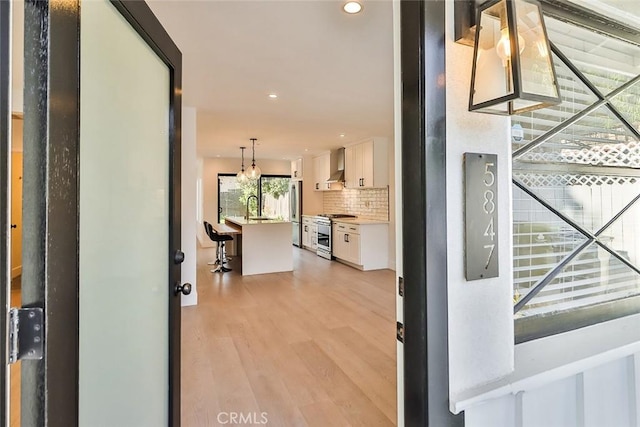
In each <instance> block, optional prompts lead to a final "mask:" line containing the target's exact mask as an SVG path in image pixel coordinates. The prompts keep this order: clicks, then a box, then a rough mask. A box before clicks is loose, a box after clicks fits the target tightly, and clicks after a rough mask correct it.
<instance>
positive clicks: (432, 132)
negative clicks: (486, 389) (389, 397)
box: [400, 0, 464, 427]
mask: <svg viewBox="0 0 640 427" xmlns="http://www.w3.org/2000/svg"><path fill="white" fill-rule="evenodd" d="M400 8H401V17H400V19H401V51H402V53H401V63H402V83H403V85H402V191H403V200H404V202H403V203H404V209H403V211H402V221H403V229H402V241H403V254H404V255H403V272H404V273H403V278H404V284H405V288H404V294H405V295H404V298H403V303H404V366H405V372H404V382H405V384H404V415H405V424H406V425H408V426H434V427H435V426H438V427H444V426H462V425H464V415H463V414H459V415H453V414H452V413H451V412H450V411H449V353H448V351H449V350H448V310H447V270H446V265H447V258H446V257H447V232H446V230H447V216H446V215H447V212H446V96H445V95H446V87H445V85H444V84H442V76H444V75H445V44H446V37H445V2H444V1H431V0H426V1H424V0H423V1H407V2H401V4H400Z"/></svg>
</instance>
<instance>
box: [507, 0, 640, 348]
mask: <svg viewBox="0 0 640 427" xmlns="http://www.w3.org/2000/svg"><path fill="white" fill-rule="evenodd" d="M543 3H544V4H549V3H551V4H553V7H552V8H551V10H552V13H548V10H547V8H545V9H544V13H545V15H546V16H552V17H554V18H560V19H561V20H563V21H564V22H568V23H570V24H573V25H579V26H583V27H586V28H588V29H592V30H594V31H596V32H598V33H600V34H603V35H606V36H612V34H610V33H608V32H607V31H606V28H604V27H603V26H602V25H601V24H603V22H602V21H599V20H600V19H603V20H605V21H606V18H604V17H602V16H601V15H598V14H595V13H593V12H591V11H588V10H586V9H584V8H581V7H577V6H575V5H573V4H571V5H570V6H568V7H566V8H560V9H558V8H559V7H560V5H561V4H564V3H565V2H564V1H563V0H559V1H558V0H553V1H549V0H547V1H545V0H543ZM558 10H562V13H561V14H560V16H558V15H557V14H558V13H559V12H558ZM554 13H555V14H554ZM576 13H578V15H577V16H575V15H574V14H576ZM590 19H594V20H596V21H595V22H600V24H599V25H595V26H597V27H598V29H597V30H596V29H594V25H588V24H589V23H591V24H593V22H590V21H589V20H590ZM619 25H621V24H619V23H617V22H616V21H612V22H611V27H612V28H614V29H616V28H618V32H617V33H616V34H617V35H613V37H616V38H618V39H620V31H619V30H620V28H619ZM635 33H636V34H637V35H639V36H640V32H638V31H637V30H635ZM625 41H630V40H625ZM639 41H640V38H639ZM551 50H552V52H553V53H554V54H555V55H556V56H557V57H558V59H559V60H560V61H562V62H563V63H564V65H566V66H567V67H568V68H569V69H570V70H571V72H573V73H574V74H575V76H576V77H577V78H578V79H579V80H580V81H581V82H582V83H583V84H584V85H585V86H586V87H587V88H588V89H589V90H590V91H591V92H592V93H593V94H594V95H595V96H596V98H597V101H596V102H594V103H593V104H591V105H590V106H588V107H586V108H585V109H583V110H582V111H579V112H578V113H576V114H574V115H573V116H572V117H570V118H568V119H567V120H564V121H562V122H561V123H559V124H558V125H557V126H555V127H554V128H552V129H550V130H548V131H547V132H545V133H544V134H543V135H540V136H539V137H538V138H536V139H535V140H533V141H531V142H530V143H528V144H526V145H525V146H523V147H520V148H519V149H518V150H516V151H514V152H513V154H512V157H513V160H514V166H515V165H523V166H524V167H523V169H525V170H527V169H528V170H537V169H536V166H528V165H526V163H522V162H519V161H518V159H520V158H521V157H522V156H524V155H525V154H527V153H528V152H530V151H532V150H534V149H536V148H537V147H539V146H541V145H542V144H544V143H545V142H547V141H548V140H549V139H551V138H552V137H553V136H555V135H557V134H558V133H560V132H562V131H563V130H565V129H566V128H568V127H569V126H571V125H572V124H574V123H576V122H577V121H579V120H580V119H582V118H584V117H586V116H588V115H589V114H590V113H592V112H593V111H595V110H596V109H598V108H600V107H602V106H606V107H607V108H608V109H609V111H611V113H612V114H613V115H615V116H616V118H617V119H618V120H620V122H621V123H622V124H623V125H624V126H625V128H626V129H627V130H628V131H629V132H630V133H631V134H632V135H633V136H634V137H635V138H636V139H638V140H639V141H640V132H638V130H637V129H636V128H634V127H633V126H632V125H631V124H630V123H629V122H628V121H627V119H625V118H624V116H623V115H622V114H621V113H620V112H619V111H618V109H617V108H616V107H615V106H614V105H613V104H612V103H611V100H612V99H613V98H614V97H615V96H616V95H618V94H620V93H621V92H623V91H624V90H626V89H628V88H629V87H631V86H633V85H635V84H636V83H638V82H639V81H640V74H639V75H638V76H636V77H635V78H633V79H631V80H629V81H628V82H626V83H624V84H623V85H621V86H620V87H618V88H617V89H615V90H613V91H612V92H611V93H608V94H606V95H605V94H603V93H602V92H601V91H600V90H598V88H597V87H595V85H593V84H592V83H591V81H590V80H589V79H588V78H587V77H586V76H585V75H584V74H583V73H582V72H581V71H580V70H579V69H578V68H577V67H575V66H574V65H573V64H572V63H571V61H570V60H569V59H568V58H567V57H566V56H565V55H564V54H563V52H562V51H561V50H560V49H559V48H558V47H557V46H555V45H554V44H553V43H551ZM525 165H526V166H525ZM559 167H562V166H559ZM552 168H553V165H545V166H544V168H543V169H544V170H547V169H549V170H550V169H552ZM578 168H580V169H581V170H582V171H583V172H586V170H585V166H578ZM588 168H589V170H594V169H595V170H597V171H598V172H599V173H602V174H607V175H609V174H612V175H617V176H620V175H625V176H640V172H639V171H638V170H637V169H633V168H624V171H625V172H624V173H621V171H620V170H619V169H618V168H606V167H597V166H588ZM514 169H515V167H514ZM538 169H540V167H539V166H538ZM609 169H611V170H609ZM513 184H514V185H515V186H516V187H518V188H520V189H521V190H523V191H524V192H526V193H527V194H528V195H529V196H530V197H532V198H533V199H534V200H536V201H537V202H538V203H540V204H542V205H543V206H544V207H545V208H546V209H548V210H549V211H550V212H552V213H553V214H555V215H556V216H557V217H559V218H561V219H562V220H563V221H565V222H567V223H568V224H569V225H570V226H571V227H573V228H574V229H575V230H576V231H578V232H579V233H581V234H583V235H584V236H585V237H586V239H587V240H586V241H585V242H583V243H582V244H580V245H579V246H578V247H577V248H575V249H574V250H573V251H572V252H571V253H569V254H568V255H567V256H566V257H565V258H564V259H562V260H561V261H560V263H558V265H556V266H555V267H554V268H553V269H552V270H550V271H549V272H547V274H546V275H545V277H543V278H542V279H541V280H540V281H539V282H538V283H536V284H535V285H534V288H533V289H532V290H531V291H529V293H527V295H526V296H525V297H524V298H522V299H521V300H520V301H518V302H517V303H516V304H515V306H514V313H517V312H518V311H520V310H521V309H522V308H524V307H525V306H526V304H527V303H528V302H529V301H530V300H531V299H533V298H534V297H535V295H537V294H538V293H539V292H540V291H541V290H542V289H543V288H544V287H545V286H546V285H548V284H549V283H551V282H552V281H553V279H554V278H555V277H556V276H557V275H558V274H559V273H560V272H561V271H562V270H563V269H564V267H566V266H567V265H568V264H569V263H570V262H571V261H572V260H573V259H574V258H575V257H576V256H578V255H579V254H580V253H582V251H583V250H584V249H585V248H587V247H588V246H590V245H592V244H597V245H598V246H599V247H601V248H602V249H604V250H606V251H607V252H609V253H610V254H611V255H612V256H614V257H615V258H616V259H617V260H619V261H620V262H622V263H623V264H625V265H626V266H627V267H629V268H630V269H632V270H634V271H636V272H637V273H638V274H640V268H639V266H636V265H634V264H633V263H631V262H630V261H629V260H627V259H625V258H624V257H622V256H620V255H619V254H617V253H616V252H615V251H614V250H612V249H611V248H609V247H608V246H607V245H605V244H604V243H603V242H602V241H600V240H599V236H600V235H601V234H602V233H603V232H604V231H605V230H606V229H607V228H609V227H610V226H611V225H612V224H613V223H615V222H616V220H618V219H619V218H620V217H621V216H622V215H623V214H624V213H625V212H627V211H628V210H629V209H630V208H631V207H632V206H634V205H635V204H636V203H637V202H638V201H639V200H640V195H637V196H636V197H634V198H633V199H632V200H631V201H630V202H629V203H627V204H626V205H625V207H624V208H623V209H622V210H620V211H619V212H618V213H617V214H616V215H614V217H613V218H611V219H610V220H609V221H608V222H607V223H606V224H605V225H603V226H602V227H600V229H599V230H597V231H596V232H595V233H591V232H589V231H588V230H586V229H585V228H584V227H581V226H580V225H579V224H577V223H575V222H574V221H573V220H571V218H569V217H568V216H566V215H564V214H563V213H562V212H560V211H558V210H557V209H555V208H554V207H553V206H552V205H551V204H550V203H548V202H547V201H546V200H544V198H542V197H540V196H538V195H537V194H535V192H534V191H532V190H530V189H529V188H528V187H527V186H526V185H525V184H524V183H522V182H520V181H519V180H518V179H517V178H513ZM616 307H620V310H616ZM635 313H640V298H635V297H634V298H628V299H625V300H618V301H611V302H607V303H602V304H600V305H597V306H587V307H580V308H575V309H571V310H567V311H565V312H562V313H557V314H554V315H553V316H546V317H545V318H520V319H516V321H515V332H516V343H521V342H526V341H529V340H532V339H537V338H542V337H545V336H548V335H553V334H557V333H561V332H566V331H569V330H573V329H577V328H580V327H584V326H587V325H590V324H594V323H598V322H603V321H606V320H612V319H614V318H618V317H621V316H625V315H629V314H635Z"/></svg>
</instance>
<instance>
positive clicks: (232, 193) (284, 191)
mask: <svg viewBox="0 0 640 427" xmlns="http://www.w3.org/2000/svg"><path fill="white" fill-rule="evenodd" d="M290 183H291V178H290V177H289V176H288V175H262V177H260V179H259V180H257V181H247V182H246V183H243V184H241V183H239V182H238V180H237V179H236V175H232V174H219V175H218V222H222V223H223V222H224V219H225V218H226V217H228V216H244V215H245V214H246V206H247V205H246V204H247V199H248V198H249V196H251V195H254V196H257V197H258V200H257V201H256V199H255V198H251V199H250V200H249V216H252V217H253V216H266V217H269V218H275V219H280V220H284V221H289V219H290V212H291V210H290V202H289V184H290Z"/></svg>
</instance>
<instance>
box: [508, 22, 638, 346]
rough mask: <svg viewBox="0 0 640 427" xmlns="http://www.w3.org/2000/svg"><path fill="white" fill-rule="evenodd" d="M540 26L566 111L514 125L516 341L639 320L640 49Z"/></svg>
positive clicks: (578, 30)
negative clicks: (518, 130)
mask: <svg viewBox="0 0 640 427" xmlns="http://www.w3.org/2000/svg"><path fill="white" fill-rule="evenodd" d="M545 22H546V25H547V30H548V34H549V38H550V40H551V42H552V50H553V52H554V58H553V59H554V63H555V65H556V71H557V74H558V80H559V83H560V88H561V91H562V99H563V102H562V104H560V105H558V106H555V107H551V108H546V109H542V110H537V111H534V112H530V113H526V114H522V115H519V116H513V118H512V124H513V125H514V126H519V127H522V130H523V132H524V138H523V139H522V140H520V141H517V142H515V141H514V142H513V209H514V211H513V267H514V278H513V280H514V287H513V291H514V294H513V299H514V304H515V306H514V312H515V317H516V341H517V342H522V341H526V340H530V339H534V338H539V337H542V336H547V335H551V334H554V333H559V332H564V331H567V330H570V329H575V328H579V327H582V326H586V325H589V324H593V323H597V322H600V321H605V320H610V319H613V318H616V317H621V316H624V315H628V314H633V313H638V312H640V202H639V201H638V200H639V199H640V133H639V131H640V103H638V102H637V100H638V99H640V76H639V73H640V71H639V69H638V64H639V61H640V47H638V46H637V45H634V44H631V43H626V42H624V41H621V40H619V39H614V38H611V37H607V36H605V35H603V34H600V33H596V32H593V31H591V30H587V29H585V28H582V27H578V26H575V25H573V24H570V23H566V22H560V21H557V20H554V19H550V18H546V19H545Z"/></svg>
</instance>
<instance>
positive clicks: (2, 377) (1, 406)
mask: <svg viewBox="0 0 640 427" xmlns="http://www.w3.org/2000/svg"><path fill="white" fill-rule="evenodd" d="M10 8H11V2H8V1H0V248H1V249H0V306H1V307H2V309H3V312H2V315H1V316H0V337H1V340H2V341H1V342H2V346H3V347H2V348H3V351H0V387H2V392H1V393H0V395H1V396H2V398H0V425H8V411H7V407H8V398H9V379H8V376H7V354H6V351H5V350H4V349H5V348H6V346H7V317H6V312H7V310H8V308H9V305H8V304H9V301H10V298H9V289H10V287H11V285H10V283H11V282H10V271H9V269H10V263H9V258H8V256H9V247H10V243H9V238H8V237H9V232H8V230H9V188H10V187H9V185H10V184H9V183H10V180H9V177H10V174H9V152H10V146H11V141H10V132H9V129H10V120H11V119H10V111H11V109H10V100H9V93H10V90H9V85H10V72H9V70H10V64H11V61H10V48H9V46H10V40H11V39H10V27H11V26H10V22H11V16H10Z"/></svg>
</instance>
